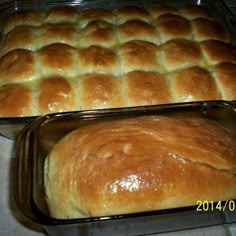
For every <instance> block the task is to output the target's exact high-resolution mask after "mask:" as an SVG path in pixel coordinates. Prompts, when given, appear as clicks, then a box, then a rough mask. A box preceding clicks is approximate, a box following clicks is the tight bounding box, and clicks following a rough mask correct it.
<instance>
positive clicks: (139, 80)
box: [123, 71, 173, 106]
mask: <svg viewBox="0 0 236 236" xmlns="http://www.w3.org/2000/svg"><path fill="white" fill-rule="evenodd" d="M123 79H124V86H125V91H126V93H127V95H126V96H127V105H128V106H143V105H153V104H162V103H171V102H173V100H172V97H171V91H170V87H169V84H168V82H167V80H166V78H165V77H164V76H163V75H161V74H159V73H155V72H150V71H131V72H129V73H127V74H125V75H124V78H123Z"/></svg>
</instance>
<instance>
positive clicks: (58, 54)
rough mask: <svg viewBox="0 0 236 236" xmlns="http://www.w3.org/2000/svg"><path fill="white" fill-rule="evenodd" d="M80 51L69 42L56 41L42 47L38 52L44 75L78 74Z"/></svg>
mask: <svg viewBox="0 0 236 236" xmlns="http://www.w3.org/2000/svg"><path fill="white" fill-rule="evenodd" d="M77 53H78V51H77V50H76V49H75V48H74V47H71V46H69V45H67V44H62V43H55V44H50V45H48V46H45V47H43V48H41V49H40V50H39V51H38V52H37V56H38V63H39V67H40V68H41V73H42V74H43V76H48V75H51V74H60V75H67V76H74V75H76V74H77V60H76V59H77V58H76V55H77Z"/></svg>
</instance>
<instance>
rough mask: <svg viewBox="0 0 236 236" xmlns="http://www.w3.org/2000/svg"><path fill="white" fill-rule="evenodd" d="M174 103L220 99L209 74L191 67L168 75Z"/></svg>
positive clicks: (201, 69) (198, 68) (199, 68)
mask: <svg viewBox="0 0 236 236" xmlns="http://www.w3.org/2000/svg"><path fill="white" fill-rule="evenodd" d="M170 81H171V84H172V85H171V86H172V90H173V94H174V98H175V101H176V102H191V101H202V100H217V99H219V100H220V99H221V95H220V93H219V90H218V88H217V86H216V83H215V80H214V78H213V77H212V76H211V74H210V73H209V72H208V71H207V70H205V69H203V68H201V67H191V68H188V69H185V70H181V71H178V72H175V73H173V74H172V75H170Z"/></svg>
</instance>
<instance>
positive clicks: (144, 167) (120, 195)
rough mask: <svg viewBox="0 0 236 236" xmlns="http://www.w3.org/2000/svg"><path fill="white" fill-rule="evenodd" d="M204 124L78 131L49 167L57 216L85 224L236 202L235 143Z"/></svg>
mask: <svg viewBox="0 0 236 236" xmlns="http://www.w3.org/2000/svg"><path fill="white" fill-rule="evenodd" d="M231 135H232V133H230V131H229V130H228V129H226V128H224V127H223V126H222V125H221V124H219V123H217V122H216V121H213V120H208V119H206V118H202V117H178V116H177V117H168V116H146V117H138V118H126V119H122V120H113V121H106V122H105V121H104V122H100V123H97V124H93V125H90V126H86V127H82V128H79V129H77V130H74V131H72V132H71V133H69V134H68V135H66V136H65V137H64V138H62V139H61V140H60V141H59V142H58V143H57V144H56V145H55V146H54V147H53V149H52V151H51V153H50V154H49V156H48V158H47V159H46V161H45V191H46V199H47V203H48V206H49V209H50V214H51V216H53V217H56V218H81V217H90V216H104V215H113V214H125V213H131V212H140V211H150V210H157V209H169V208H176V207H184V206H192V205H196V204H197V201H198V200H209V201H219V200H222V201H223V200H229V199H235V198H236V188H235V186H236V172H235V170H236V144H235V140H233V138H232V137H231Z"/></svg>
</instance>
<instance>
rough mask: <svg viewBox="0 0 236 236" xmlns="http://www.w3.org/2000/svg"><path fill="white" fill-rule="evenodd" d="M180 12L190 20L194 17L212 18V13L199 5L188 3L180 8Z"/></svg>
mask: <svg viewBox="0 0 236 236" xmlns="http://www.w3.org/2000/svg"><path fill="white" fill-rule="evenodd" d="M180 12H181V14H182V15H183V16H184V17H186V18H188V19H190V20H192V19H196V18H207V19H212V15H211V13H210V12H209V10H208V9H207V8H206V7H204V6H201V5H193V4H189V5H186V6H184V7H183V8H182V9H181V10H180Z"/></svg>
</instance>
